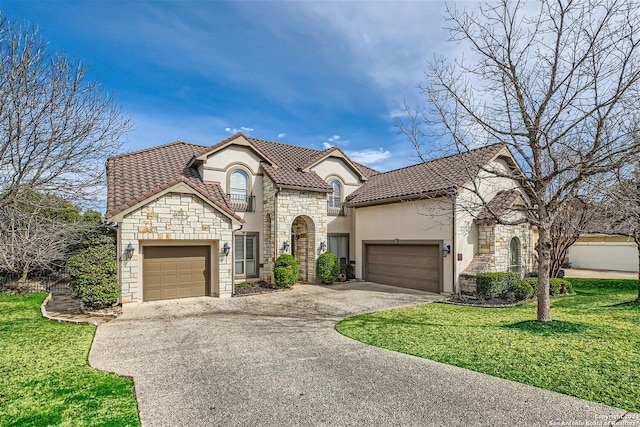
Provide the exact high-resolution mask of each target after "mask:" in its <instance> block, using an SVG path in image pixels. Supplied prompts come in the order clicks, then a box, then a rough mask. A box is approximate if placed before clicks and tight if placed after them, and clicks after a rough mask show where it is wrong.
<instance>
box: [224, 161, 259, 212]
mask: <svg viewBox="0 0 640 427" xmlns="http://www.w3.org/2000/svg"><path fill="white" fill-rule="evenodd" d="M228 197H229V202H230V204H231V207H232V208H233V209H234V210H235V211H240V212H253V196H251V195H250V193H249V174H248V173H247V172H245V171H244V170H242V169H235V170H233V171H232V172H231V175H230V176H229V194H228Z"/></svg>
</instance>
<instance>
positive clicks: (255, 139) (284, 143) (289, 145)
mask: <svg viewBox="0 0 640 427" xmlns="http://www.w3.org/2000/svg"><path fill="white" fill-rule="evenodd" d="M245 138H248V139H251V140H253V141H260V142H266V143H269V144H278V145H284V146H287V147H293V148H298V149H299V148H302V149H304V150H311V151H315V152H316V153H322V152H324V151H325V150H318V149H316V148H309V147H303V146H302V145H294V144H288V143H286V142H278V141H270V140H268V139H262V138H254V137H252V136H246V135H245Z"/></svg>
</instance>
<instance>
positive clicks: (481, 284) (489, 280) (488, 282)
mask: <svg viewBox="0 0 640 427" xmlns="http://www.w3.org/2000/svg"><path fill="white" fill-rule="evenodd" d="M519 280H520V273H516V272H497V273H478V274H476V289H477V292H478V297H480V298H483V299H493V298H499V297H501V296H502V295H503V294H504V293H505V291H506V290H507V288H509V286H510V285H511V284H512V283H514V282H517V281H519Z"/></svg>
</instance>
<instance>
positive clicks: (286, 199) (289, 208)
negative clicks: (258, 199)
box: [263, 176, 327, 282]
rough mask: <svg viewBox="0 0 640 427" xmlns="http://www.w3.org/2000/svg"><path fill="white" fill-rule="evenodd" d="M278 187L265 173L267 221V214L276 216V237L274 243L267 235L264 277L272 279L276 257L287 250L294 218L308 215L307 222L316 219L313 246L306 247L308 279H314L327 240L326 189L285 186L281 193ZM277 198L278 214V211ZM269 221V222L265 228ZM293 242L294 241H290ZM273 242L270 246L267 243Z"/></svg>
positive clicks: (273, 221)
mask: <svg viewBox="0 0 640 427" xmlns="http://www.w3.org/2000/svg"><path fill="white" fill-rule="evenodd" d="M276 193H277V189H276V187H275V185H274V183H273V181H272V180H271V179H270V178H269V177H267V176H264V179H263V195H264V213H265V222H266V221H267V214H270V215H271V218H273V220H272V223H273V224H272V234H274V235H275V234H276V230H277V235H275V240H273V241H271V242H270V243H271V244H270V245H267V238H265V239H264V240H265V249H264V252H265V254H264V255H265V256H264V261H265V262H264V270H263V271H264V273H263V275H264V276H263V280H265V281H266V280H267V279H271V272H272V271H273V261H274V260H275V258H276V257H278V256H279V255H281V254H282V253H284V250H283V249H282V245H283V243H284V242H285V241H290V240H291V226H292V224H293V221H294V220H295V219H296V218H297V217H298V216H307V217H308V219H307V223H308V222H309V219H310V220H311V222H313V224H312V226H313V230H309V231H308V236H309V240H308V242H307V243H306V244H307V245H309V250H307V251H306V253H307V259H306V260H305V261H306V262H305V264H306V265H307V267H306V268H307V269H308V270H309V271H308V280H309V281H310V282H314V281H315V280H316V274H315V262H316V260H317V259H318V255H320V251H319V246H320V242H321V241H326V240H327V195H326V193H317V192H311V191H299V190H290V189H283V190H281V191H280V192H279V193H277V198H276ZM276 202H277V204H278V206H277V215H276V209H275V207H276ZM266 229H267V225H266V223H265V230H266ZM289 244H291V242H289ZM267 246H269V247H267Z"/></svg>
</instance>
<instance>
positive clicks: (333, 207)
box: [327, 179, 346, 216]
mask: <svg viewBox="0 0 640 427" xmlns="http://www.w3.org/2000/svg"><path fill="white" fill-rule="evenodd" d="M329 185H330V186H331V188H333V191H332V192H331V193H329V199H328V200H327V214H328V215H331V216H336V215H337V216H344V215H346V211H345V208H344V205H343V204H342V195H343V192H342V183H341V182H340V181H338V180H337V179H333V180H331V181H329Z"/></svg>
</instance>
